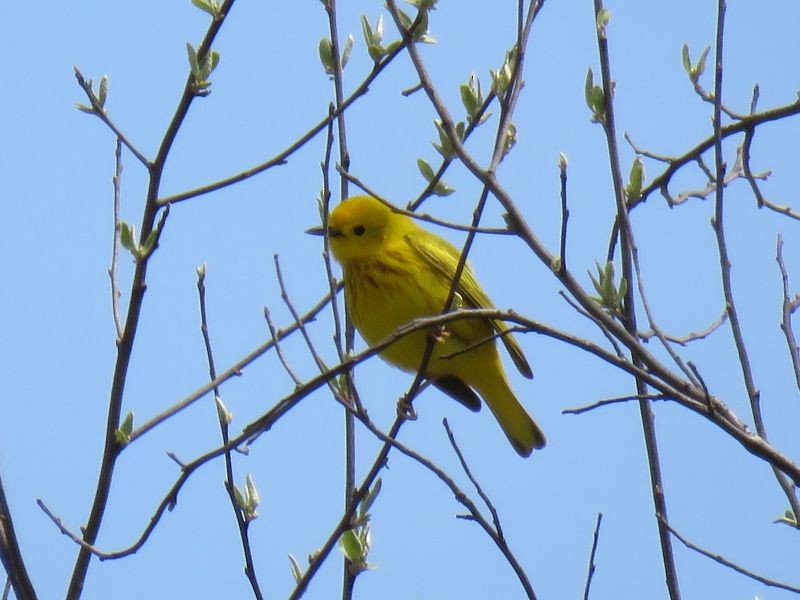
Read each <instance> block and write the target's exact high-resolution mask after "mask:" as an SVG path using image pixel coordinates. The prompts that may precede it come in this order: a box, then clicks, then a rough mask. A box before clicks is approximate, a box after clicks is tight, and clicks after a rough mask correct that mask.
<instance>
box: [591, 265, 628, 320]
mask: <svg viewBox="0 0 800 600" xmlns="http://www.w3.org/2000/svg"><path fill="white" fill-rule="evenodd" d="M595 265H596V267H597V278H595V277H594V276H593V275H592V274H591V273H589V278H590V279H591V280H592V285H593V286H594V289H595V291H597V294H598V295H597V296H593V297H592V299H593V300H594V301H595V302H597V303H598V304H600V305H601V306H603V307H604V308H606V309H607V310H608V311H610V312H612V313H615V314H620V313H621V312H622V300H623V298H624V297H625V294H626V293H627V291H628V283H627V281H625V278H624V277H623V278H622V279H621V280H620V283H619V287H616V286H615V285H614V263H612V262H608V263H606V265H605V267H600V265H599V264H598V263H595Z"/></svg>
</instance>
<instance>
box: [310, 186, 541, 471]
mask: <svg viewBox="0 0 800 600" xmlns="http://www.w3.org/2000/svg"><path fill="white" fill-rule="evenodd" d="M307 233H310V234H316V235H324V234H325V230H324V229H323V228H322V227H314V228H311V229H309V230H308V231H307ZM327 235H328V241H329V244H330V250H331V252H332V253H333V256H334V258H335V259H336V261H337V262H338V263H339V264H340V265H341V267H342V273H343V279H344V291H345V305H346V307H347V311H348V313H349V315H350V317H351V319H352V321H353V324H354V325H355V327H356V329H357V330H358V332H359V333H360V334H361V337H362V338H363V339H364V341H365V342H366V343H367V344H369V345H371V346H372V345H375V344H377V343H379V342H382V341H383V340H385V339H386V338H388V337H389V336H391V335H392V334H393V333H394V332H395V331H397V330H398V329H399V328H400V327H402V326H404V325H407V324H409V323H411V322H412V321H414V320H415V319H417V318H420V317H432V316H436V315H439V314H441V313H442V310H443V309H444V306H445V302H446V300H447V297H448V293H449V291H450V288H451V286H452V282H453V279H454V277H455V273H456V268H457V265H458V262H459V258H460V255H461V252H460V251H459V250H458V249H457V248H456V247H455V246H453V245H452V244H451V243H450V242H448V241H447V240H445V239H444V238H442V237H440V236H438V235H436V234H434V233H432V232H430V231H428V230H427V229H424V228H422V227H420V226H419V225H418V224H417V222H416V220H415V219H413V218H412V217H410V216H409V215H407V214H405V213H403V212H401V211H399V210H398V209H397V208H395V207H392V206H391V205H389V204H388V203H385V202H383V201H381V200H378V199H377V198H375V197H373V196H368V195H356V196H352V197H350V198H347V199H345V200H343V201H342V202H341V203H339V205H338V206H336V207H335V208H334V209H333V210H332V211H331V213H330V215H329V217H328V223H327ZM490 308H494V305H493V304H492V302H491V300H490V299H489V297H488V296H487V295H486V293H485V292H484V291H483V289H482V288H481V286H480V285H479V284H478V282H477V280H476V279H475V276H474V275H473V272H472V269H471V267H470V266H469V264H468V263H466V264H465V265H464V268H463V271H462V272H461V277H460V279H459V281H458V285H457V287H456V289H455V295H454V301H453V306H452V308H451V310H452V309H490ZM431 336H433V338H434V342H433V351H432V353H431V356H430V359H429V362H428V365H427V369H426V371H425V375H426V377H427V378H428V379H429V380H430V382H431V383H432V384H433V385H434V386H435V387H437V388H438V389H440V390H441V391H442V392H444V393H445V394H447V395H448V396H450V397H452V398H454V399H455V400H457V401H459V402H460V403H461V404H463V405H464V406H466V407H467V408H469V409H470V410H472V411H474V412H477V411H478V410H480V407H481V403H480V399H481V398H482V399H483V401H484V402H486V404H487V405H488V406H489V409H490V410H491V411H492V413H493V414H494V417H495V419H496V420H497V422H498V423H499V425H500V427H501V428H502V430H503V432H504V433H505V435H506V437H507V438H508V440H509V441H510V442H511V446H512V447H513V448H514V450H516V451H517V453H518V454H519V455H520V456H523V457H527V456H530V454H531V452H532V451H533V450H534V449H540V448H543V447H544V446H545V435H544V432H543V431H542V429H541V428H540V427H539V425H538V424H537V423H536V421H534V420H533V418H532V417H531V416H530V414H528V412H527V411H526V410H525V408H524V407H523V406H522V404H521V403H520V402H519V400H517V397H516V396H515V395H514V392H513V391H512V389H511V386H510V384H509V382H508V378H507V377H506V374H505V371H504V369H503V364H502V362H501V359H500V354H499V352H498V348H497V344H496V342H495V339H496V337H499V338H500V339H501V340H502V342H503V344H504V345H505V347H506V349H507V350H508V353H509V355H510V356H511V359H512V361H513V362H514V364H515V365H516V367H517V369H518V370H519V371H520V373H522V375H524V376H525V377H527V378H529V379H530V378H532V377H533V373H532V371H531V367H530V365H529V364H528V361H527V360H526V359H525V356H524V354H523V353H522V349H521V348H520V346H519V344H518V343H517V341H516V340H515V339H514V338H513V337H512V335H511V333H510V332H509V331H508V326H507V325H506V324H505V323H504V322H503V321H501V320H498V319H459V320H455V321H451V322H447V323H445V324H444V325H443V326H442V327H440V328H436V329H435V330H433V331H432V330H427V331H426V330H417V331H414V332H412V333H410V334H408V335H405V336H403V337H401V338H399V339H398V340H397V341H395V342H394V343H392V344H391V345H390V346H388V347H387V348H385V349H384V350H383V351H381V352H380V356H381V358H383V359H384V360H385V361H386V362H388V363H390V364H392V365H394V366H395V367H398V368H400V369H402V370H404V371H409V372H416V371H417V370H418V369H419V368H420V365H421V363H422V358H423V356H424V353H425V350H426V347H427V345H428V343H429V341H428V340H429V338H430V337H431Z"/></svg>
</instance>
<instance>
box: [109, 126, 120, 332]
mask: <svg viewBox="0 0 800 600" xmlns="http://www.w3.org/2000/svg"><path fill="white" fill-rule="evenodd" d="M114 164H115V167H114V177H113V178H112V180H111V182H112V184H113V186H114V236H113V240H112V242H111V266H110V267H109V268H108V276H109V278H110V279H111V312H112V314H113V316H114V327H115V328H116V330H117V343H119V341H120V340H121V339H122V317H120V312H119V299H120V296H121V295H122V292H120V291H119V279H118V273H117V263H118V261H119V246H120V242H119V239H120V238H119V236H120V229H121V227H122V219H121V217H120V204H121V202H120V197H121V195H122V140H121V139H120V138H119V137H118V138H117V147H116V149H115V150H114Z"/></svg>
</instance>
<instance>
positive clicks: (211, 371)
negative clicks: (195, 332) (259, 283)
mask: <svg viewBox="0 0 800 600" xmlns="http://www.w3.org/2000/svg"><path fill="white" fill-rule="evenodd" d="M197 296H198V299H199V302H200V332H201V333H202V334H203V345H204V346H205V349H206V358H207V360H208V375H209V377H210V378H211V381H214V380H216V378H217V368H216V366H215V364H214V353H213V351H212V349H211V334H210V333H209V331H208V313H207V310H206V265H202V266H201V267H198V269H197ZM275 339H276V338H275V337H274V334H273V340H275ZM275 344H276V346H275V348H276V350H277V348H278V346H277V341H276V342H275ZM214 404H215V406H216V411H215V412H216V413H217V417H218V421H219V429H220V434H221V436H222V443H223V445H225V446H228V443H229V442H230V435H229V433H230V419H229V417H228V415H229V413H228V411H227V409H226V408H225V405H224V404H223V402H222V396H221V395H220V391H219V386H214ZM231 452H232V450H231V448H227V449H226V450H225V454H224V458H225V490H226V491H227V492H228V498H229V499H230V502H231V507H232V508H233V514H234V518H235V519H236V526H237V528H238V529H239V539H240V540H241V543H242V553H243V555H244V565H245V566H244V573H245V575H246V576H247V580H248V581H249V582H250V587H251V588H252V589H253V595H254V596H255V597H256V598H257V599H258V600H261V599H262V598H263V597H264V595H263V593H262V592H261V587H260V585H259V583H258V577H257V576H256V569H255V564H254V563H253V551H252V548H251V547H250V535H249V530H250V522H249V521H247V520H246V519H245V517H244V514H243V511H242V508H241V507H240V506H239V503H238V502H237V501H236V491H235V485H236V484H235V483H234V479H233V460H232V458H231Z"/></svg>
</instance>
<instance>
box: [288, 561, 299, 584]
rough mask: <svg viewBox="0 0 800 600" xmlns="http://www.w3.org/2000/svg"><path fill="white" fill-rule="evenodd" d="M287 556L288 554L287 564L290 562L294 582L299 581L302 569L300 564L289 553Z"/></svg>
mask: <svg viewBox="0 0 800 600" xmlns="http://www.w3.org/2000/svg"><path fill="white" fill-rule="evenodd" d="M288 556H289V564H290V566H291V569H292V577H293V578H294V582H295V583H300V580H301V579H302V578H303V569H302V567H301V566H300V563H299V562H297V559H296V558H295V557H294V556H292V555H291V554H289V555H288Z"/></svg>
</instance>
